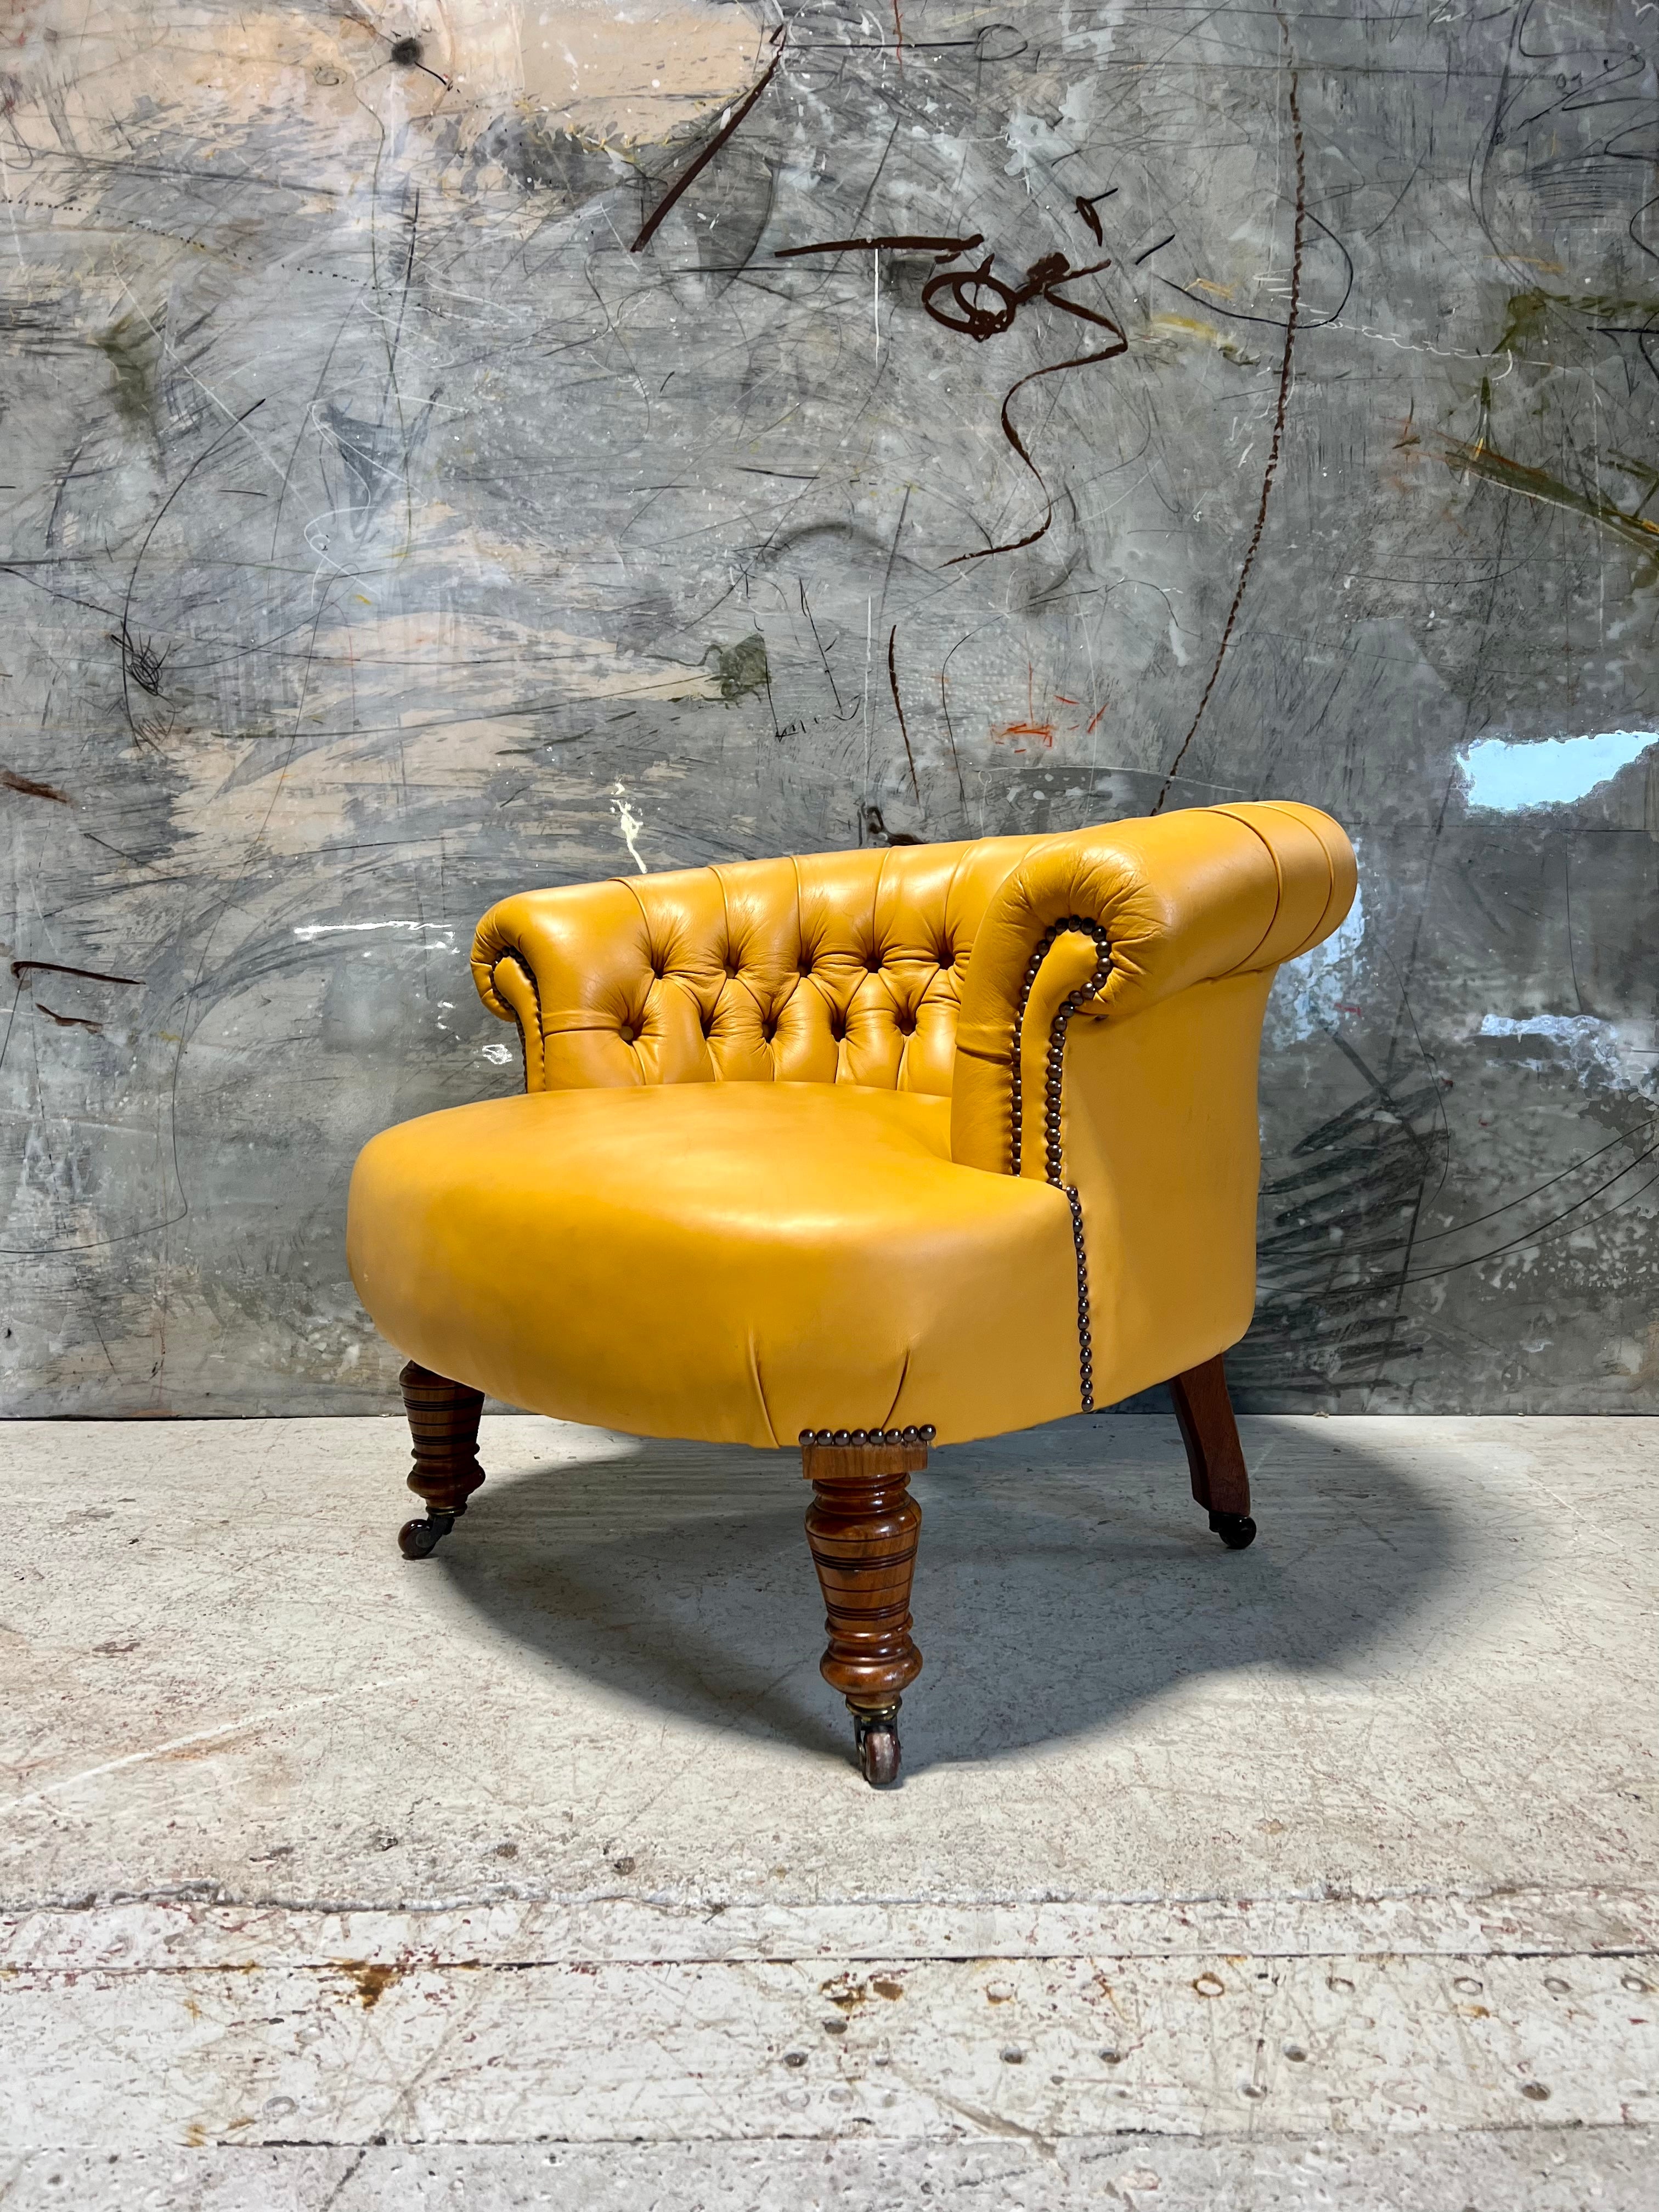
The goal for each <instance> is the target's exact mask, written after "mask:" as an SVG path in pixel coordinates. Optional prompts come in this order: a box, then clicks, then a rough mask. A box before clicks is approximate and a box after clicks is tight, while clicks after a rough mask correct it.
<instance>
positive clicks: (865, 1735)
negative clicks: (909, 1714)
mask: <svg viewBox="0 0 1659 2212" xmlns="http://www.w3.org/2000/svg"><path fill="white" fill-rule="evenodd" d="M853 1735H854V1741H855V1742H856V1743H857V1745H858V1758H859V1771H860V1774H862V1775H863V1777H864V1778H865V1780H866V1782H867V1783H868V1784H870V1787H871V1788H872V1790H885V1789H887V1788H889V1787H890V1785H891V1784H893V1783H895V1782H896V1781H897V1780H898V1775H899V1735H898V1707H897V1706H896V1705H890V1706H889V1707H887V1709H886V1710H885V1711H882V1712H859V1711H854V1715H853Z"/></svg>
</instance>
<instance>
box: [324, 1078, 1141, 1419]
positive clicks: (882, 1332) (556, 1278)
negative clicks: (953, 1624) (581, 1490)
mask: <svg viewBox="0 0 1659 2212" xmlns="http://www.w3.org/2000/svg"><path fill="white" fill-rule="evenodd" d="M348 1245H349V1253H350V1258H351V1270H352V1275H353V1279H355V1281H356V1285H357V1290H358V1293H359V1295H360V1296H361V1297H362V1301H363V1304H364V1305H365V1306H366V1307H367V1308H368V1311H369V1312H370V1314H372V1315H373V1316H374V1321H375V1322H376V1324H377V1326H378V1327H379V1328H380V1330H381V1331H382V1333H383V1334H385V1335H386V1337H388V1338H389V1339H390V1340H391V1341H392V1343H393V1344H394V1345H396V1346H398V1347H399V1348H400V1349H401V1350H402V1351H404V1352H406V1353H408V1354H409V1355H410V1357H411V1358H415V1359H416V1360H418V1361H420V1362H421V1363H422V1364H423V1365H426V1366H428V1367H431V1368H433V1369H435V1370H436V1371H437V1372H439V1373H441V1374H443V1375H447V1376H451V1377H453V1379H455V1380H456V1381H459V1382H465V1383H472V1384H473V1385H475V1386H476V1387H477V1389H483V1390H485V1391H487V1392H489V1394H490V1395H493V1396H495V1397H497V1398H500V1399H502V1400H504V1401H507V1403H508V1404H510V1405H515V1406H521V1407H527V1408H529V1409H530V1410H532V1411H533V1412H538V1413H553V1414H558V1415H561V1416H563V1417H565V1418H567V1419H573V1420H579V1421H590V1422H594V1423H597V1424H599V1425H603V1426H606V1427H614V1428H618V1429H623V1430H626V1431H629V1432H630V1433H632V1434H634V1435H645V1436H687V1437H703V1438H706V1439H708V1440H709V1441H711V1442H726V1441H730V1442H733V1443H747V1444H757V1445H762V1446H765V1445H774V1444H788V1443H793V1441H794V1440H795V1437H796V1436H797V1435H798V1434H799V1431H800V1430H802V1429H803V1428H821V1427H835V1428H848V1429H851V1428H886V1427H903V1426H907V1425H916V1426H920V1425H922V1424H923V1423H925V1422H931V1423H932V1424H933V1425H934V1427H935V1428H936V1429H937V1430H938V1431H939V1440H940V1442H942V1443H950V1442H956V1441H960V1440H962V1439H964V1438H966V1437H975V1436H986V1435H993V1434H997V1433H1000V1432H1003V1431H1007V1430H1011V1429H1018V1428H1023V1427H1025V1426H1028V1425H1030V1424H1032V1423H1034V1422H1037V1421H1043V1420H1048V1419H1054V1418H1055V1417H1056V1416H1058V1415H1060V1414H1062V1413H1072V1412H1074V1411H1075V1410H1076V1407H1077V1404H1078V1333H1077V1277H1076V1273H1075V1267H1074V1262H1073V1250H1072V1236H1071V1223H1070V1216H1069V1212H1068V1210H1067V1206H1066V1200H1065V1198H1064V1196H1063V1195H1062V1194H1061V1193H1060V1191H1058V1190H1056V1189H1054V1188H1050V1187H1048V1185H1046V1184H1044V1183H1041V1182H1036V1181H1033V1180H1031V1179H1030V1178H1017V1177H1013V1176H1006V1175H998V1174H992V1173H988V1172H987V1171H986V1170H982V1169H979V1168H974V1167H965V1166H962V1165H959V1164H957V1163H955V1162H953V1161H952V1160H951V1102H950V1100H949V1099H948V1098H941V1097H927V1096H925V1095H922V1094H921V1093H918V1092H912V1091H890V1090H875V1089H866V1088H864V1087H861V1086H859V1085H851V1084H839V1085H829V1084H817V1083H782V1084H753V1083H742V1084H721V1083H690V1084H672V1085H663V1086H654V1085H653V1086H652V1087H650V1088H644V1089H639V1090H631V1091H616V1090H603V1091H538V1092H534V1093H532V1094H530V1095H529V1096H526V1097H518V1098H502V1099H493V1100H490V1101H489V1102H487V1103H483V1104H479V1105H474V1106H461V1107H457V1108H455V1109H452V1110H451V1111H449V1112H447V1113H441V1114H429V1115H425V1116H424V1117H423V1118H422V1119H421V1120H418V1121H406V1122H404V1123H402V1124H401V1125H400V1126H398V1127H396V1128H392V1129H388V1130H386V1132H385V1133H383V1134H382V1135H380V1136H378V1137H376V1138H374V1140H373V1141H372V1142H371V1143H370V1144H369V1145H368V1147H367V1149H366V1150H365V1151H364V1152H363V1154H362V1158H361V1160H360V1161H359V1163H358V1166H357V1171H356V1176H355V1178H354V1180H353V1183H352V1189H351V1206H350V1217H349V1229H348ZM1103 1353H1105V1355H1106V1358H1105V1364H1106V1365H1107V1366H1109V1364H1110V1359H1109V1349H1108V1347H1105V1346H1097V1349H1096V1359H1097V1364H1099V1363H1100V1362H1101V1361H1102V1356H1103Z"/></svg>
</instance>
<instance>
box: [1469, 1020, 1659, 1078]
mask: <svg viewBox="0 0 1659 2212" xmlns="http://www.w3.org/2000/svg"><path fill="white" fill-rule="evenodd" d="M1477 1034H1478V1035H1479V1036H1483V1037H1537V1038H1539V1039H1540V1040H1541V1042H1544V1043H1545V1044H1547V1045H1553V1047H1554V1048H1555V1050H1554V1052H1553V1053H1541V1054H1539V1055H1538V1056H1537V1057H1536V1058H1531V1057H1528V1058H1527V1059H1524V1060H1522V1061H1521V1062H1520V1065H1521V1066H1522V1067H1528V1068H1530V1069H1531V1070H1532V1071H1533V1073H1534V1074H1538V1075H1541V1074H1543V1073H1545V1072H1546V1071H1547V1070H1549V1069H1555V1070H1558V1071H1559V1068H1560V1066H1561V1057H1562V1055H1563V1054H1565V1057H1566V1059H1567V1060H1568V1061H1569V1062H1570V1063H1571V1068H1572V1072H1573V1073H1574V1075H1575V1076H1577V1079H1578V1081H1579V1082H1580V1083H1581V1084H1583V1083H1586V1082H1588V1081H1589V1080H1590V1079H1592V1078H1595V1079H1599V1080H1600V1081H1601V1082H1603V1083H1606V1084H1608V1085H1611V1086H1612V1087H1613V1089H1614V1090H1616V1091H1651V1090H1653V1089H1654V1087H1655V1082H1654V1079H1655V1074H1656V1071H1659V1025H1656V1024H1654V1023H1652V1022H1609V1021H1603V1020H1602V1019H1601V1017H1600V1016H1599V1015H1596V1014H1522V1015H1510V1014H1486V1015H1485V1016H1483V1018H1482V1019H1481V1023H1480V1030H1479V1031H1478V1032H1477Z"/></svg>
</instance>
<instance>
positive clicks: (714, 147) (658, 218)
mask: <svg viewBox="0 0 1659 2212" xmlns="http://www.w3.org/2000/svg"><path fill="white" fill-rule="evenodd" d="M773 37H774V39H775V40H777V41H781V40H782V38H783V33H782V32H781V31H776V32H774V33H773ZM783 53H784V49H783V46H782V44H781V43H780V44H779V45H778V50H777V52H776V53H775V54H774V55H773V57H772V58H771V60H770V61H769V63H768V64H767V65H766V73H765V75H764V76H763V77H762V78H761V81H760V82H759V83H758V84H757V86H756V87H755V88H754V89H753V91H752V92H750V93H749V94H747V95H746V96H745V98H744V100H743V102H742V104H741V105H740V106H738V107H736V108H734V109H733V110H732V115H731V118H730V120H729V121H728V122H727V123H726V125H725V126H724V128H723V129H722V130H720V131H718V132H717V133H716V134H715V136H714V137H713V138H711V139H710V140H709V142H708V144H707V145H706V146H705V147H704V148H703V149H702V153H701V154H699V155H698V156H697V158H696V161H693V162H692V163H691V164H690V167H687V168H685V169H684V170H682V171H681V173H680V174H679V175H678V177H677V178H676V179H674V182H673V183H672V184H671V185H670V186H669V188H668V190H667V191H665V193H664V194H663V196H662V197H661V198H660V199H659V201H658V202H657V204H656V206H655V207H654V208H653V210H651V212H650V214H649V215H648V216H647V217H646V219H645V221H644V222H642V223H641V225H640V229H639V235H638V237H637V238H635V240H634V243H633V244H632V246H629V249H628V250H629V252H630V253H638V252H641V251H642V250H643V249H644V248H645V247H646V246H649V244H650V243H651V240H653V238H654V237H655V236H656V234H657V228H658V226H659V224H660V223H661V222H662V221H663V220H664V218H665V216H667V215H668V213H669V211H670V210H671V208H672V207H673V205H674V204H675V202H676V201H677V200H678V198H679V197H680V195H681V193H682V192H684V191H687V190H689V188H690V186H691V185H694V184H695V183H696V180H697V179H698V178H699V177H700V176H701V175H702V173H703V171H704V170H705V169H706V168H707V167H708V164H709V163H710V162H711V161H713V160H714V156H715V155H716V154H718V153H719V152H720V148H721V147H722V146H724V145H725V143H726V140H727V139H728V138H729V137H731V136H732V132H733V131H736V130H737V129H738V126H739V125H740V124H741V123H742V122H743V119H744V117H745V116H746V115H747V114H748V112H749V111H750V108H751V107H753V106H754V105H755V103H756V101H757V100H758V99H759V98H760V96H761V94H763V92H764V91H765V89H766V88H767V86H768V85H769V84H770V83H771V82H772V79H773V78H774V77H775V76H776V74H777V69H778V64H779V63H780V62H781V60H782V59H783Z"/></svg>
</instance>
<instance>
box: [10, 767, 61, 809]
mask: <svg viewBox="0 0 1659 2212" xmlns="http://www.w3.org/2000/svg"><path fill="white" fill-rule="evenodd" d="M0 785H3V786H4V787H5V788H6V789H7V790H8V791H15V792H16V793H18V794H19V795H20V797H21V798H24V799H55V800H56V801H57V803H58V805H59V806H73V805H74V804H75V801H74V800H73V799H71V798H70V795H69V793H67V792H66V791H59V790H58V787H57V785H56V784H52V783H37V782H36V781H35V780H34V778H33V776H32V775H18V773H17V771H16V769H10V768H0Z"/></svg>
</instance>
